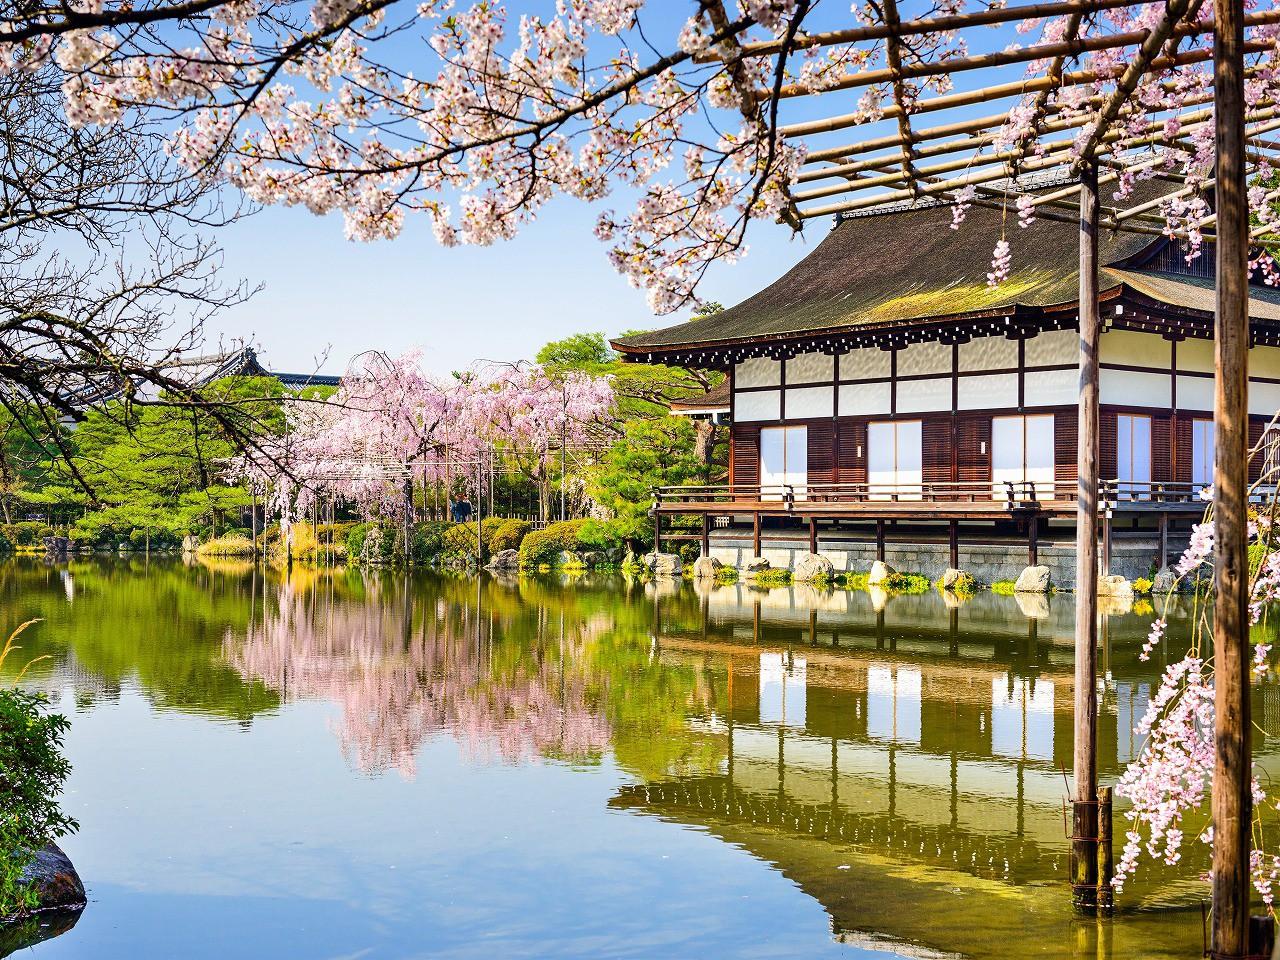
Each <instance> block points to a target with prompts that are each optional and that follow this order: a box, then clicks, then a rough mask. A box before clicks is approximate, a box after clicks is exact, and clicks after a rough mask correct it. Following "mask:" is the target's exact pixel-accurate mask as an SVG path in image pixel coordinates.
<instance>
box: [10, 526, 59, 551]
mask: <svg viewBox="0 0 1280 960" xmlns="http://www.w3.org/2000/svg"><path fill="white" fill-rule="evenodd" d="M52 535H53V527H51V526H49V525H48V524H47V523H45V522H44V521H43V520H22V521H19V522H18V523H6V524H0V536H3V537H4V538H5V539H6V540H8V541H9V542H10V543H11V544H13V545H14V546H17V547H38V546H40V544H41V542H42V541H43V540H44V538H45V537H49V536H52Z"/></svg>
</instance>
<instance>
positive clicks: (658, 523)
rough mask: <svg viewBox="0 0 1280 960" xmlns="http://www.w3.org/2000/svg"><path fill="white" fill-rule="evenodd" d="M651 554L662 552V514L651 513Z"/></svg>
mask: <svg viewBox="0 0 1280 960" xmlns="http://www.w3.org/2000/svg"><path fill="white" fill-rule="evenodd" d="M653 552H654V553H661V552H662V514H660V513H659V512H658V511H657V510H655V511H654V512H653Z"/></svg>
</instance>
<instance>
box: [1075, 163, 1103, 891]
mask: <svg viewBox="0 0 1280 960" xmlns="http://www.w3.org/2000/svg"><path fill="white" fill-rule="evenodd" d="M1079 306H1080V415H1079V435H1078V437H1077V443H1076V467H1077V471H1078V479H1077V488H1076V489H1077V492H1076V623H1075V668H1076V670H1075V755H1074V773H1075V795H1074V796H1073V798H1072V801H1073V802H1072V804H1071V900H1072V903H1073V904H1074V905H1075V906H1076V908H1077V909H1079V910H1082V911H1085V912H1092V911H1093V910H1095V909H1096V907H1097V893H1098V888H1097V884H1098V860H1097V846H1098V845H1097V840H1096V837H1097V835H1098V808H1097V805H1096V804H1097V786H1098V765H1097V723H1098V694H1097V689H1096V688H1095V687H1094V676H1095V674H1096V672H1097V655H1098V633H1097V631H1098V341H1099V338H1100V336H1101V328H1102V323H1101V317H1100V316H1099V311H1098V168H1097V166H1096V165H1095V164H1092V163H1090V164H1088V165H1087V166H1086V167H1085V168H1084V169H1083V170H1082V171H1081V174H1080V303H1079Z"/></svg>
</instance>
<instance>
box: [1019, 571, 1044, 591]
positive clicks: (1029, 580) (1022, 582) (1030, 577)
mask: <svg viewBox="0 0 1280 960" xmlns="http://www.w3.org/2000/svg"><path fill="white" fill-rule="evenodd" d="M1013 589H1014V592H1015V593H1048V592H1049V568H1048V567H1043V566H1039V567H1023V569H1022V572H1021V573H1020V574H1018V579H1017V582H1015V583H1014V585H1013Z"/></svg>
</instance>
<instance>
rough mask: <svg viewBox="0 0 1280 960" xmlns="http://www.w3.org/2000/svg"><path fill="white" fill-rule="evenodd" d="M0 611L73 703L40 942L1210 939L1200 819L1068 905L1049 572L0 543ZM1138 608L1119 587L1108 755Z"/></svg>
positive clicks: (1129, 750)
mask: <svg viewBox="0 0 1280 960" xmlns="http://www.w3.org/2000/svg"><path fill="white" fill-rule="evenodd" d="M1144 607H1145V609H1144ZM0 610H2V611H3V623H5V624H6V625H13V624H16V623H18V622H20V621H22V620H25V619H28V618H31V617H42V618H44V622H43V623H41V624H39V625H38V626H37V627H35V628H34V629H33V630H31V631H29V632H28V633H27V635H26V637H25V646H24V651H23V653H24V654H26V655H28V656H39V655H47V657H48V659H45V660H42V661H40V662H39V663H38V664H36V666H35V667H34V668H33V670H32V672H31V673H30V674H29V675H28V681H27V682H30V683H33V684H35V685H37V686H39V687H41V688H43V689H46V690H47V691H49V692H50V694H51V695H52V696H53V698H54V701H55V703H56V704H57V706H58V708H59V709H61V710H62V711H63V712H65V713H66V714H67V715H68V716H70V717H71V719H72V730H71V734H70V739H69V744H68V746H69V752H70V757H71V760H72V762H73V763H74V765H75V769H74V773H73V775H72V779H71V782H70V785H69V790H68V794H67V798H66V800H67V804H68V806H69V807H70V809H71V811H72V812H73V814H74V815H75V816H77V817H78V818H79V820H80V822H81V824H82V828H81V831H80V833H79V834H78V835H76V836H74V837H71V838H69V839H68V840H67V841H66V843H65V847H66V849H67V851H68V853H69V854H70V856H71V858H72V860H73V861H74V862H75V863H76V865H77V867H78V868H79V870H80V872H81V873H82V875H83V877H84V880H85V882H86V885H87V886H88V888H89V892H90V903H89V906H88V908H87V909H86V910H85V912H84V914H83V916H82V917H81V919H80V920H79V922H78V923H77V924H76V925H75V926H74V928H73V929H71V930H69V931H67V932H65V933H63V934H62V935H61V936H58V937H56V938H53V939H49V940H47V941H45V942H43V943H40V944H39V945H37V946H35V947H34V948H32V951H31V955H33V956H35V957H37V958H39V960H58V958H95V960H105V958H115V957H129V958H138V960H150V958H171V957H183V958H202V957H218V958H226V957H265V958H307V960H310V958H409V957H485V958H489V957H692V956H706V957H717V958H718V957H828V956H841V957H871V956H874V957H884V956H902V957H938V956H964V957H974V958H986V957H997V956H999V957H1022V956H1026V957H1073V958H1075V957H1089V958H1096V957H1110V956H1116V957H1131V956H1141V957H1154V958H1161V957H1183V958H1185V957H1189V956H1194V955H1196V954H1198V952H1199V951H1200V948H1201V914H1200V904H1201V901H1202V900H1203V899H1204V897H1205V895H1206V888H1205V886H1204V884H1203V883H1202V882H1201V881H1200V880H1199V879H1198V875H1199V873H1200V872H1201V871H1202V870H1203V869H1204V866H1205V863H1204V860H1203V858H1201V857H1200V854H1199V851H1198V850H1195V851H1193V853H1194V855H1195V856H1194V857H1193V858H1190V859H1189V860H1188V862H1187V863H1185V864H1183V865H1182V866H1181V867H1179V868H1178V869H1177V870H1176V871H1169V870H1166V871H1165V872H1161V873H1147V874H1145V876H1144V878H1143V880H1142V881H1141V882H1139V883H1137V884H1134V885H1132V886H1131V887H1129V888H1127V889H1126V891H1125V894H1124V895H1123V897H1122V899H1121V913H1120V915H1119V916H1118V917H1117V918H1116V919H1115V920H1114V921H1112V922H1109V923H1096V922H1093V921H1090V922H1079V921H1074V920H1073V919H1072V916H1071V913H1070V909H1069V892H1068V890H1067V887H1066V884H1065V880H1066V872H1067V859H1066V850H1067V843H1066V841H1065V839H1064V824H1063V809H1062V799H1063V797H1064V795H1065V792H1066V790H1065V786H1064V777H1063V773H1062V771H1063V769H1064V768H1066V767H1069V766H1070V764H1071V705H1072V665H1071V652H1070V650H1071V597H1070V596H1069V595H1066V596H1063V597H1059V598H1053V597H1051V598H1048V599H1042V598H1032V599H1023V600H1015V599H1014V598H1009V597H997V596H993V595H990V594H980V595H979V596H978V597H976V598H974V599H972V600H970V601H968V602H967V603H963V604H960V605H949V604H948V603H947V602H946V601H944V599H943V598H942V597H941V596H939V595H938V594H936V593H932V594H929V595H925V596H916V597H913V596H899V597H886V596H884V595H883V594H880V595H875V594H869V593H865V592H844V591H835V592H819V591H815V590H813V589H809V588H804V587H796V588H786V589H775V590H770V591H756V590H754V589H751V588H747V587H742V586H728V587H714V588H698V589H695V588H694V587H693V586H692V585H689V584H664V585H659V586H657V587H655V586H654V585H652V584H650V585H643V584H639V583H634V582H627V581H624V580H623V579H621V578H617V577H611V576H590V575H589V576H583V577H580V578H576V579H572V580H563V581H561V580H551V579H546V578H542V579H510V580H497V579H492V578H486V579H483V580H481V581H479V582H477V581H476V580H473V579H453V578H445V577H439V576H434V575H429V574H418V575H414V576H411V577H406V576H405V575H403V574H400V573H381V574H379V573H370V572H367V571H358V570H345V569H333V570H308V569H296V570H295V571H294V572H293V573H292V575H291V576H289V577H285V576H283V575H282V574H281V573H279V572H277V571H271V570H268V571H266V572H265V573H264V572H263V571H262V570H261V569H259V570H256V571H255V569H254V568H253V567H252V566H250V565H248V564H245V565H238V564H227V563H220V564H217V565H192V566H185V565H183V564H181V563H179V562H177V561H160V562H157V561H156V560H154V559H153V560H152V561H151V562H150V563H147V562H145V561H143V560H130V561H125V560H119V561H117V560H87V561H75V562H73V563H71V564H70V565H69V566H46V565H44V564H41V563H39V562H36V561H32V560H21V559H20V560H14V561H9V562H7V563H6V564H4V565H3V566H0ZM1151 617H1152V613H1151V611H1150V608H1149V607H1146V606H1145V605H1143V604H1139V605H1138V606H1137V607H1136V608H1134V609H1128V608H1127V607H1126V608H1118V609H1116V610H1115V611H1113V613H1112V615H1111V616H1109V617H1108V621H1107V629H1106V631H1105V642H1104V647H1103V650H1102V666H1103V669H1104V671H1105V680H1104V681H1101V690H1102V717H1101V721H1100V758H1101V759H1100V768H1101V776H1102V779H1103V782H1113V781H1114V779H1115V778H1116V776H1117V775H1118V772H1119V770H1120V769H1121V767H1122V766H1123V764H1124V763H1125V762H1126V761H1127V760H1129V759H1130V758H1131V757H1132V756H1133V754H1134V752H1135V750H1136V749H1137V747H1138V745H1139V744H1138V742H1137V740H1136V738H1135V737H1134V736H1133V735H1132V734H1131V733H1130V731H1131V729H1132V727H1133V725H1134V722H1135V721H1136V719H1137V718H1138V717H1140V716H1141V714H1142V712H1143V710H1144V709H1145V706H1146V702H1147V698H1148V697H1149V695H1150V693H1151V691H1152V688H1153V686H1154V685H1155V682H1156V680H1157V677H1158V675H1159V672H1160V670H1161V669H1162V667H1163V663H1164V660H1163V658H1164V657H1166V656H1167V657H1171V658H1176V657H1177V656H1180V653H1181V651H1182V649H1183V648H1184V647H1183V644H1181V643H1180V642H1179V638H1181V637H1184V636H1185V635H1186V630H1187V627H1186V625H1185V621H1175V622H1174V624H1173V626H1172V627H1171V630H1170V634H1171V639H1170V640H1169V641H1167V647H1168V649H1167V650H1166V651H1157V653H1156V656H1153V658H1152V660H1151V662H1149V663H1141V662H1139V659H1138V651H1139V648H1140V646H1141V643H1142V639H1143V638H1144V637H1145V635H1146V632H1147V629H1148V624H1149V622H1150V619H1151ZM20 659H21V658H20ZM1278 708H1280V698H1277V696H1276V688H1275V687H1273V686H1271V685H1270V684H1264V685H1263V686H1262V687H1261V689H1260V690H1259V691H1258V695H1257V702H1256V706H1255V717H1256V719H1257V720H1258V722H1259V724H1260V726H1261V731H1260V732H1259V734H1258V735H1257V736H1256V738H1255V743H1256V747H1257V749H1258V750H1259V752H1260V753H1261V754H1262V755H1263V757H1264V765H1265V766H1267V767H1273V766H1276V765H1275V764H1273V762H1272V761H1273V759H1274V757H1273V753H1274V743H1275V741H1274V740H1273V737H1272V734H1273V733H1274V732H1275V731H1276V730H1277V728H1280V710H1278ZM1122 832H1123V826H1120V827H1118V829H1117V833H1118V834H1122ZM5 949H6V948H5V947H3V946H0V955H3V954H4V950H5ZM24 955H25V954H24Z"/></svg>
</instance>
